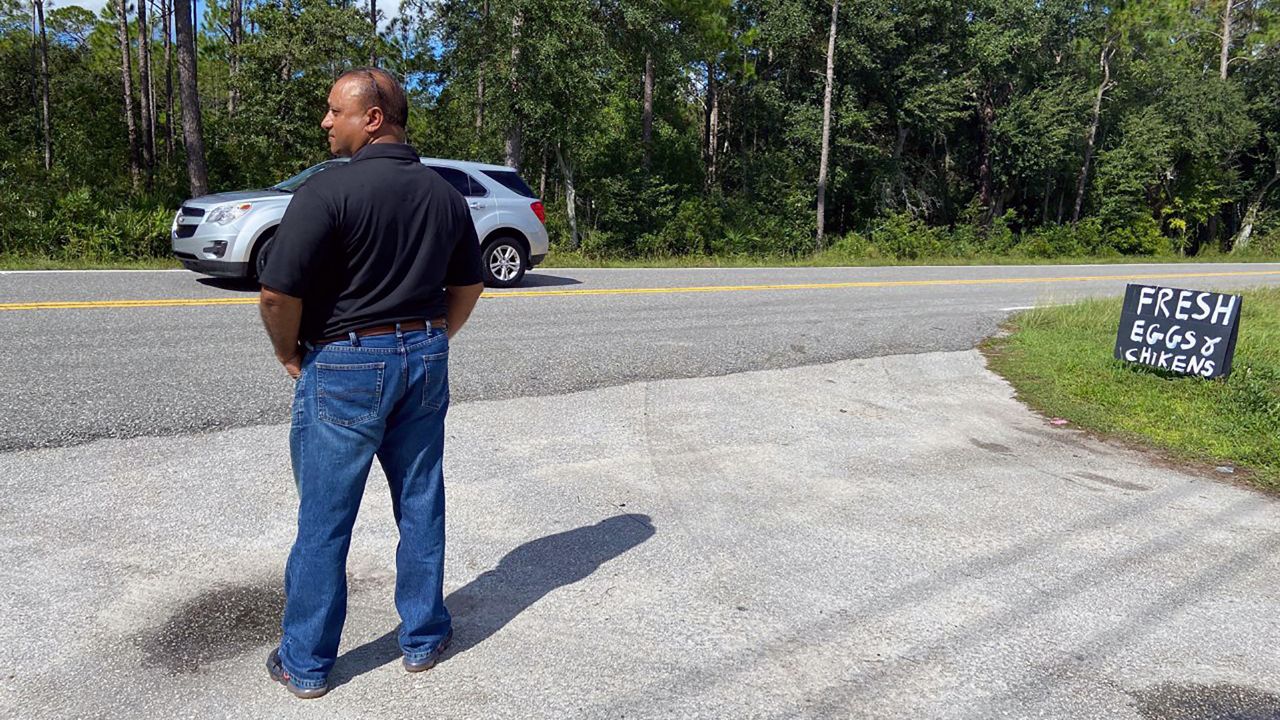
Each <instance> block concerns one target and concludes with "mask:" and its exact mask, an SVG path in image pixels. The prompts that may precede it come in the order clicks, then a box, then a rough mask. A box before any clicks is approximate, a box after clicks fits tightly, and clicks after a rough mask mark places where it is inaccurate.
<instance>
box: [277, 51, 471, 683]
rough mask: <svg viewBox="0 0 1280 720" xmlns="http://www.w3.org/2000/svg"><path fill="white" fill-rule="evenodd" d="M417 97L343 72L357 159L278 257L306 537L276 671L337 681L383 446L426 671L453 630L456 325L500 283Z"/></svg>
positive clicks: (409, 663) (294, 227)
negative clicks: (358, 522)
mask: <svg viewBox="0 0 1280 720" xmlns="http://www.w3.org/2000/svg"><path fill="white" fill-rule="evenodd" d="M407 120H408V102H407V100H406V98H405V94H404V90H403V89H402V88H401V87H400V85H399V83H397V82H396V80H395V79H394V78H393V77H392V76H391V75H390V73H387V72H385V71H383V70H379V69H373V68H362V69H358V70H352V71H350V72H348V73H346V74H344V75H343V76H342V77H340V78H338V81H337V82H336V83H334V85H333V89H332V90H331V91H330V93H329V109H328V112H327V113H326V114H325V117H324V121H323V122H322V123H321V127H323V128H324V129H325V130H327V131H328V133H329V148H330V150H332V151H333V153H334V154H335V155H339V156H349V157H350V158H351V162H350V163H348V164H347V165H344V166H340V167H337V168H334V169H331V170H327V171H325V172H323V173H321V174H319V175H316V176H315V177H313V178H311V179H310V180H309V181H308V182H307V184H306V185H304V186H303V187H302V188H301V189H300V190H299V191H298V193H297V195H296V196H295V197H294V198H293V200H292V202H291V203H290V204H289V209H288V211H287V212H286V213H285V216H284V220H283V221H282V222H281V224H280V230H279V232H278V234H277V236H276V239H275V242H274V243H273V245H272V251H271V254H270V255H269V256H268V257H267V260H266V263H265V267H263V269H262V271H261V273H260V280H261V282H262V296H261V301H260V305H259V307H260V309H261V312H262V320H263V324H264V325H266V328H267V334H268V335H270V336H271V342H272V344H273V345H274V346H275V352H276V357H277V358H278V359H279V360H280V363H281V364H282V365H284V369H285V370H286V371H287V372H288V373H289V375H290V376H292V377H293V378H295V379H296V380H297V386H296V389H295V393H294V400H293V427H292V429H291V431H290V435H289V449H290V452H291V455H292V459H293V475H294V481H295V483H296V484H297V489H298V501H299V507H298V535H297V539H296V540H295V542H294V545H293V550H292V551H291V552H290V553H289V560H288V564H287V565H286V568H285V580H284V585H285V610H284V622H283V633H282V637H281V640H280V646H279V648H278V649H277V650H273V651H272V652H271V654H270V656H269V657H268V658H267V667H268V670H269V671H270V673H271V676H272V677H273V678H274V679H276V680H277V681H279V682H281V683H283V684H284V685H285V687H287V688H288V689H289V691H290V692H292V693H293V694H294V695H296V696H298V697H301V698H312V697H319V696H320V695H323V694H324V693H325V692H327V691H328V675H329V671H330V669H332V667H333V663H334V660H335V659H336V657H337V653H338V641H339V638H340V637H341V634H342V624H343V621H344V619H345V618H346V610H347V580H346V578H347V575H346V562H347V550H348V548H349V547H350V545H351V528H352V526H353V525H354V523H355V519H356V511H357V510H358V509H359V506H360V498H361V496H362V495H363V492H364V486H365V481H366V479H367V477H368V473H369V467H370V465H371V463H372V461H373V456H374V455H377V456H378V460H379V462H380V463H381V464H382V468H383V470H384V471H385V472H386V475H387V481H388V483H389V485H390V490H391V505H392V511H393V513H394V515H395V519H396V525H397V526H398V528H399V531H400V544H399V546H398V547H397V550H396V592H395V599H396V609H397V610H398V611H399V613H400V619H401V626H400V635H399V640H400V647H401V649H402V650H403V652H404V666H405V668H406V669H407V670H409V671H420V670H426V669H428V668H430V667H431V666H432V665H434V664H435V662H436V660H437V659H438V658H439V656H440V654H441V653H442V652H443V651H444V649H445V647H446V646H447V644H448V642H449V640H450V638H451V637H452V630H451V624H450V623H451V620H450V617H449V611H448V610H447V609H446V608H445V606H444V578H443V574H444V475H443V472H442V465H443V463H442V456H443V452H444V419H445V413H446V411H447V410H448V406H449V378H448V358H449V338H451V337H452V336H453V335H454V334H455V333H457V332H458V330H459V329H461V328H462V325H463V323H465V322H466V320H467V318H468V317H469V316H470V314H471V310H472V308H474V307H475V304H476V301H477V299H478V298H479V297H480V293H481V291H482V290H483V284H482V278H483V275H482V268H481V262H480V248H479V243H478V241H477V239H476V232H475V226H474V225H472V222H471V215H470V212H469V210H468V208H467V204H466V201H465V200H464V199H463V198H462V196H461V195H459V194H458V193H457V191H455V190H454V189H453V188H452V187H451V186H450V185H449V184H448V183H446V182H445V181H444V180H443V179H441V178H440V176H439V175H437V174H436V173H435V172H433V171H431V170H430V169H428V168H427V167H425V166H424V165H422V164H421V163H420V162H419V159H418V155H417V153H416V152H414V150H413V148H411V147H409V146H408V145H406V144H405V125H406V122H407Z"/></svg>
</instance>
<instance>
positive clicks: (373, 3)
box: [369, 0, 378, 67]
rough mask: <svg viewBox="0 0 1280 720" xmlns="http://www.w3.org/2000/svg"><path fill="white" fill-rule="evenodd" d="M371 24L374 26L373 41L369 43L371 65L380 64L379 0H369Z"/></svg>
mask: <svg viewBox="0 0 1280 720" xmlns="http://www.w3.org/2000/svg"><path fill="white" fill-rule="evenodd" d="M369 24H370V25H372V26H373V41H372V42H370V43H369V66H370V67H377V66H378V0H369Z"/></svg>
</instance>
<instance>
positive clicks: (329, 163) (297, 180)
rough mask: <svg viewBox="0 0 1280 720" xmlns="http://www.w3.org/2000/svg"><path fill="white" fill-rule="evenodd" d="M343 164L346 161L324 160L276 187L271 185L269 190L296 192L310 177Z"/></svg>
mask: <svg viewBox="0 0 1280 720" xmlns="http://www.w3.org/2000/svg"><path fill="white" fill-rule="evenodd" d="M345 162H347V161H346V160H326V161H324V162H322V163H320V164H319V165H312V166H311V167H309V168H307V169H306V170H303V171H302V172H300V173H298V174H297V175H294V176H293V177H291V178H289V179H288V180H285V181H284V182H282V183H280V184H278V185H273V186H271V189H272V190H283V191H284V192H290V193H291V192H297V190H298V188H300V187H302V186H303V185H304V184H306V182H307V181H308V180H310V179H311V176H312V175H315V174H316V173H318V172H320V171H321V170H328V169H329V168H331V167H333V166H335V165H341V164H343V163H345Z"/></svg>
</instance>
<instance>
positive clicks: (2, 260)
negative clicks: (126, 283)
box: [0, 255, 182, 270]
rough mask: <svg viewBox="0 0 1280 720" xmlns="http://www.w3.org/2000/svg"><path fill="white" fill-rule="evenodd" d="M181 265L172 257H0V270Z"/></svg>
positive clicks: (140, 267) (91, 268)
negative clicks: (128, 258)
mask: <svg viewBox="0 0 1280 720" xmlns="http://www.w3.org/2000/svg"><path fill="white" fill-rule="evenodd" d="M180 267H182V264H181V263H179V262H178V261H177V259H176V258H172V257H158V258H145V259H142V260H86V259H62V258H50V257H44V256H39V255H0V270H167V269H169V268H180Z"/></svg>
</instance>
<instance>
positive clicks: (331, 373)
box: [315, 362, 387, 426]
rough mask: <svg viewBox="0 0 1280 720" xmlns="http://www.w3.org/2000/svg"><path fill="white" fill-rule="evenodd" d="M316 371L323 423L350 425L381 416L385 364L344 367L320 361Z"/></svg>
mask: <svg viewBox="0 0 1280 720" xmlns="http://www.w3.org/2000/svg"><path fill="white" fill-rule="evenodd" d="M315 368H316V405H317V406H318V409H319V415H320V419H321V420H323V421H325V422H327V423H333V424H334V425H345V426H351V425H359V424H360V423H364V422H368V421H370V420H372V419H374V418H376V417H378V408H379V407H380V406H381V405H382V376H383V373H385V372H386V368H387V364H386V363H384V362H377V363H360V364H357V365H344V364H337V363H322V362H318V363H316V365H315Z"/></svg>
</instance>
